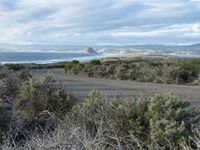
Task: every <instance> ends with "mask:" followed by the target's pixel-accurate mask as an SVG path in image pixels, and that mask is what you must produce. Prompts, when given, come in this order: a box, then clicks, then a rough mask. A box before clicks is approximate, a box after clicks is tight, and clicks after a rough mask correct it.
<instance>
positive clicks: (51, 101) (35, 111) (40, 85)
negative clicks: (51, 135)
mask: <svg viewBox="0 0 200 150" xmlns="http://www.w3.org/2000/svg"><path fill="white" fill-rule="evenodd" d="M74 103H75V99H74V98H73V96H72V95H71V94H70V93H67V92H65V90H64V89H63V88H62V86H61V85H59V84H56V83H54V81H53V78H52V77H51V76H47V77H46V78H44V79H40V78H33V79H30V80H29V81H27V82H26V83H25V84H24V85H23V86H22V87H21V89H20V92H19V95H18V97H17V100H16V109H17V111H18V112H19V115H22V117H24V118H26V119H32V118H34V117H36V116H38V115H39V114H40V113H41V112H42V111H44V110H48V111H49V112H52V113H55V114H56V115H57V116H59V117H63V116H64V115H65V114H66V113H67V112H68V111H69V110H70V109H71V108H72V106H73V105H74Z"/></svg>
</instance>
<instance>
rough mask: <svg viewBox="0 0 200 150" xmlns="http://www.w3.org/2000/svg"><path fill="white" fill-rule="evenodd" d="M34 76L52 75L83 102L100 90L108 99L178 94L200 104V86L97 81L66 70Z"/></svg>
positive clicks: (40, 72) (45, 71)
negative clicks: (113, 97) (65, 71)
mask: <svg viewBox="0 0 200 150" xmlns="http://www.w3.org/2000/svg"><path fill="white" fill-rule="evenodd" d="M32 73H33V75H34V76H42V77H43V76H46V75H48V74H51V75H52V76H53V77H54V79H55V80H56V81H58V82H60V81H61V82H62V84H63V86H64V88H65V89H66V90H67V91H70V92H71V93H73V95H74V96H75V97H76V98H78V99H80V100H82V99H84V98H85V97H86V96H87V95H88V93H89V92H90V91H91V90H94V89H96V90H99V91H101V92H102V94H103V95H104V96H106V97H112V96H116V95H121V96H122V97H125V98H130V97H145V96H148V95H151V94H155V93H162V92H169V91H174V92H176V93H177V94H178V95H179V96H180V97H181V98H183V99H184V100H188V101H190V102H192V104H193V105H199V104H200V86H185V85H169V84H156V83H141V82H134V81H119V80H109V79H96V78H88V77H81V76H74V75H66V74H65V73H64V69H38V70H32Z"/></svg>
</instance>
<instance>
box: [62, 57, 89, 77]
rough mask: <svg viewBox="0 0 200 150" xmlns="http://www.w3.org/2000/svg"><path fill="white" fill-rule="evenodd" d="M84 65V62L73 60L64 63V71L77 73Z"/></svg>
mask: <svg viewBox="0 0 200 150" xmlns="http://www.w3.org/2000/svg"><path fill="white" fill-rule="evenodd" d="M84 67H85V66H84V64H82V63H79V61H75V60H74V61H72V62H70V63H68V64H66V65H65V73H72V74H78V73H79V72H81V71H82V70H83V69H84Z"/></svg>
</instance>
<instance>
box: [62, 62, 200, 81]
mask: <svg viewBox="0 0 200 150" xmlns="http://www.w3.org/2000/svg"><path fill="white" fill-rule="evenodd" d="M65 72H66V73H70V74H79V75H85V76H89V77H98V78H111V79H120V80H136V81H141V82H157V83H168V84H188V83H194V82H195V84H198V83H199V82H198V80H199V76H200V61H199V60H198V59H187V60H185V59H177V60H159V61H158V60H113V61H102V62H101V61H100V60H91V61H90V62H89V63H80V62H71V63H69V64H67V65H66V66H65Z"/></svg>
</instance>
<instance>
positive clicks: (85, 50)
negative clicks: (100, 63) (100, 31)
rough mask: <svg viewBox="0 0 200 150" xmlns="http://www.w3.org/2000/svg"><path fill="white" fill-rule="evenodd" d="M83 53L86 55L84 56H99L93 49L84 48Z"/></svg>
mask: <svg viewBox="0 0 200 150" xmlns="http://www.w3.org/2000/svg"><path fill="white" fill-rule="evenodd" d="M82 53H84V54H97V51H95V49H94V48H92V47H88V48H84V49H83V50H82Z"/></svg>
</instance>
